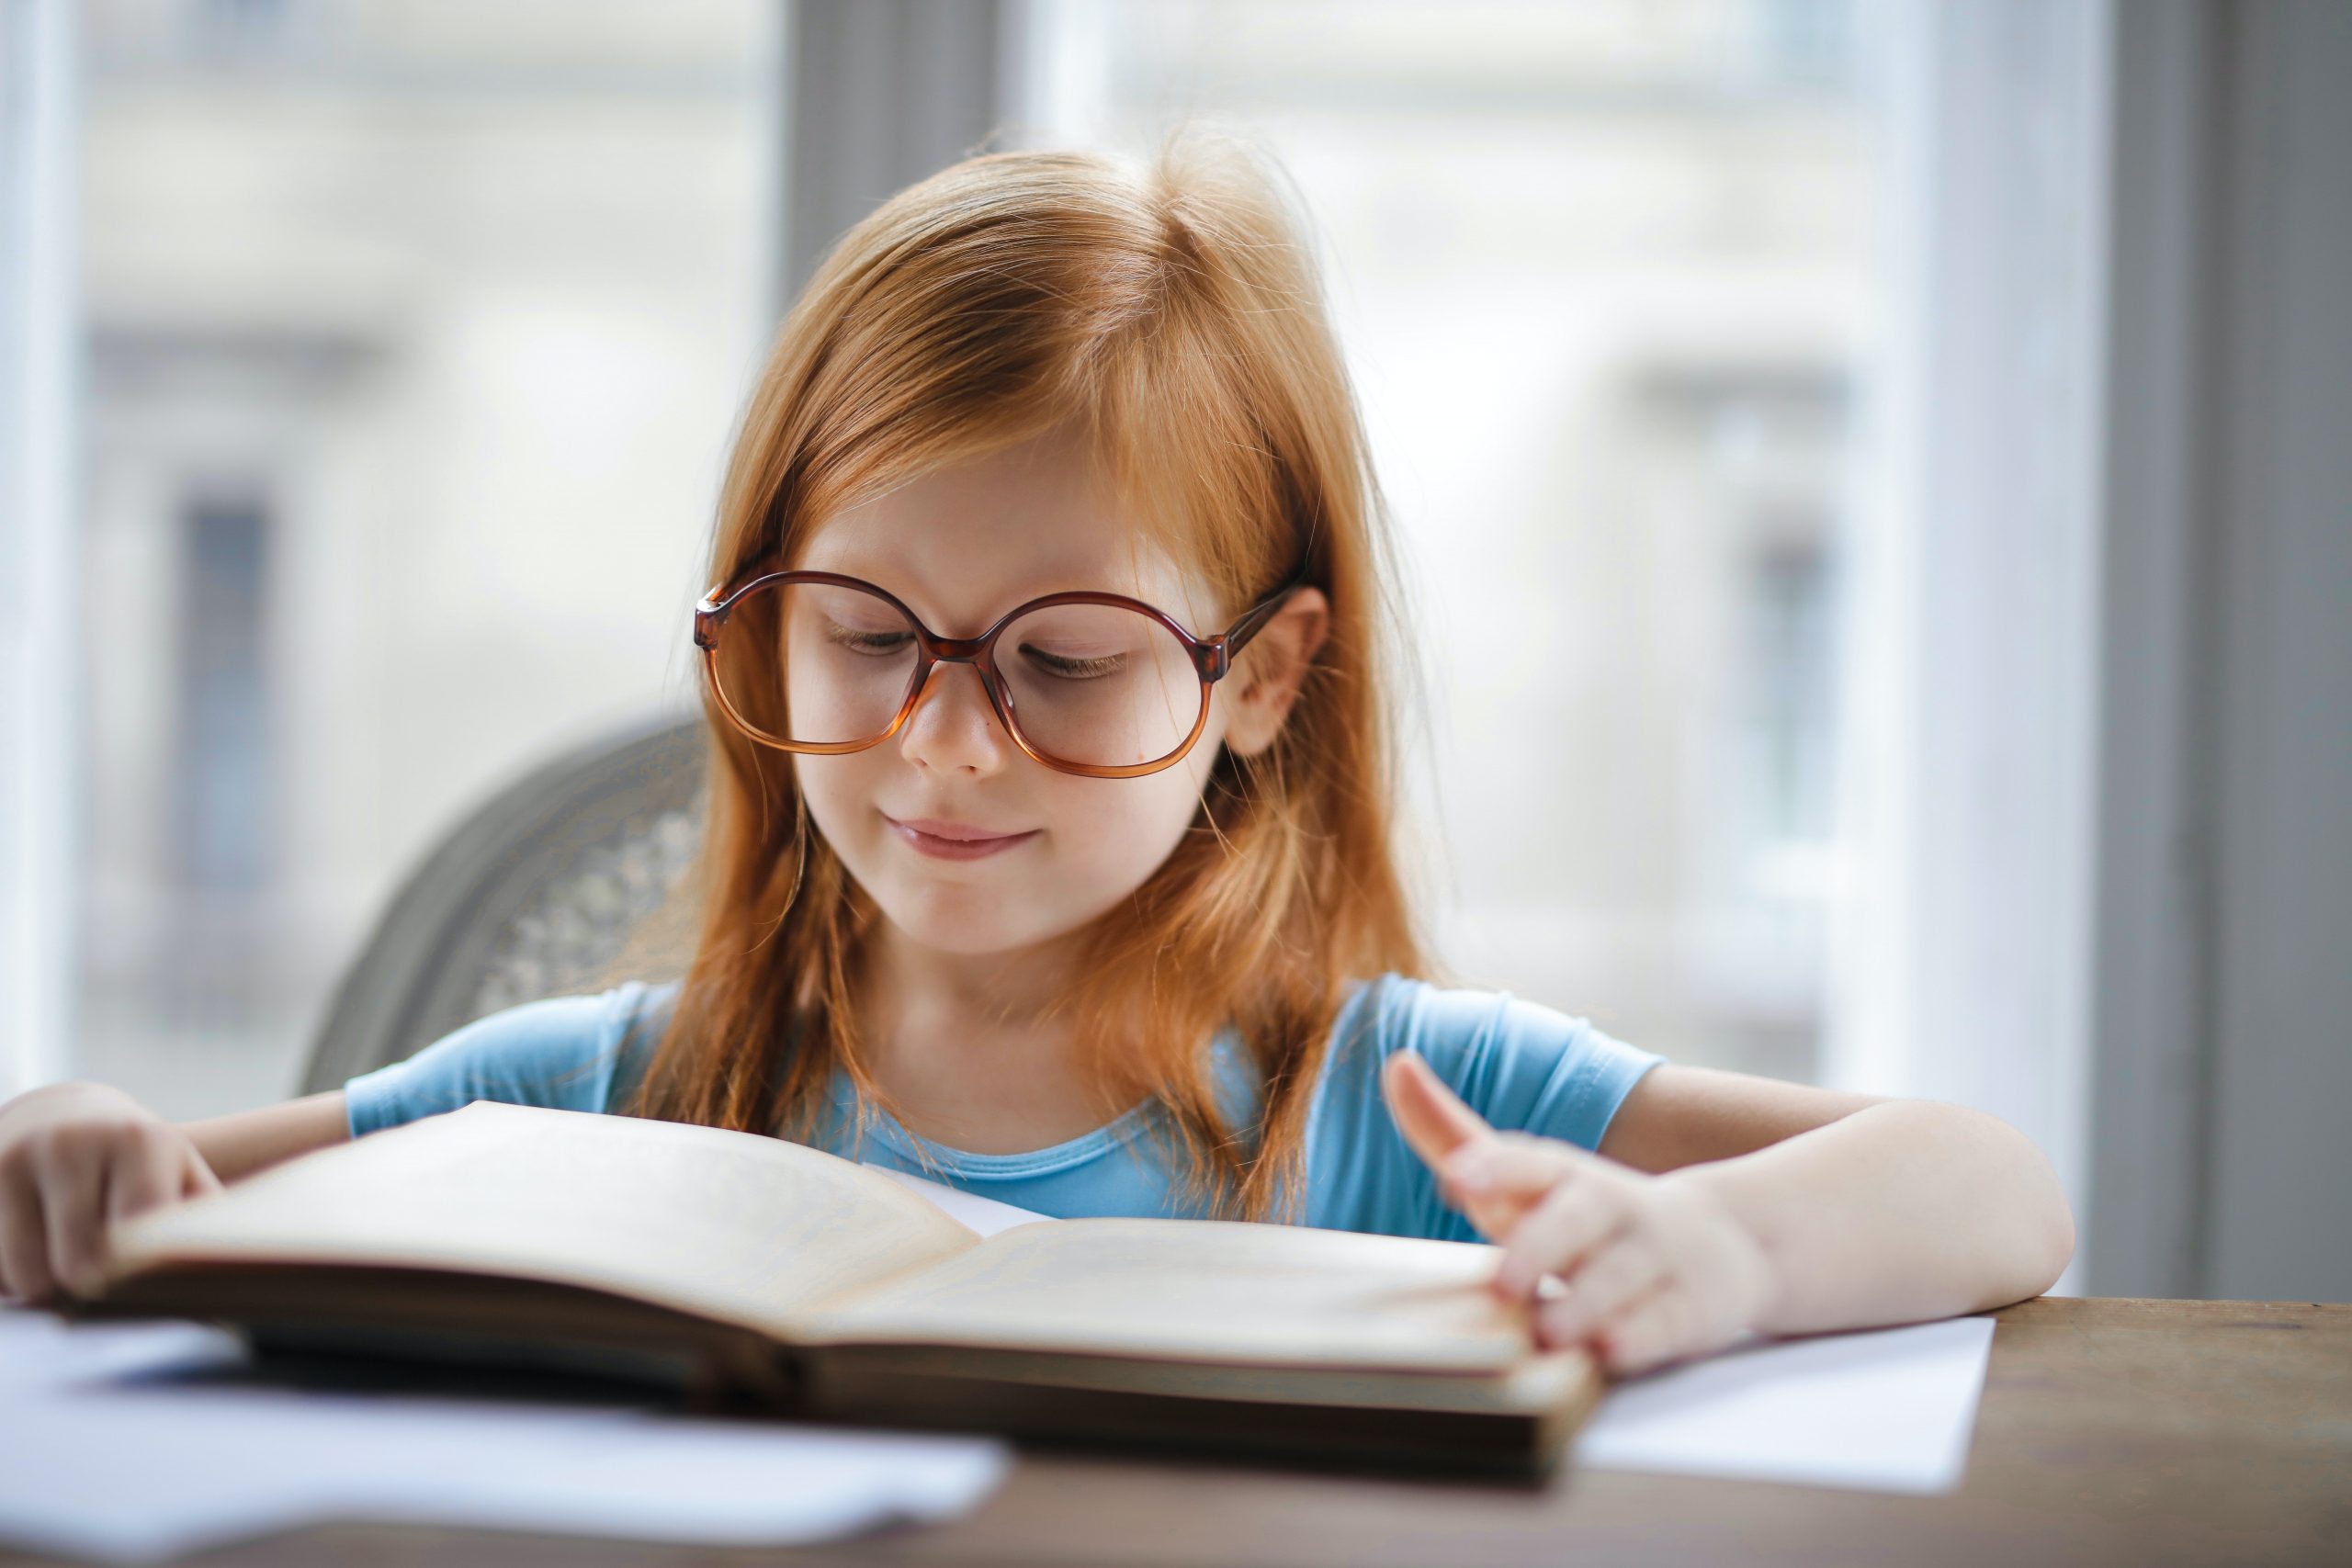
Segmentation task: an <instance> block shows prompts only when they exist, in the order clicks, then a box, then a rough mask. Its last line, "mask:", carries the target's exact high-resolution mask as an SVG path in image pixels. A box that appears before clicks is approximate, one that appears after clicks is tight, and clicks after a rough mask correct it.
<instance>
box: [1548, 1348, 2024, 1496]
mask: <svg viewBox="0 0 2352 1568" xmlns="http://www.w3.org/2000/svg"><path fill="white" fill-rule="evenodd" d="M1992 1348H1993V1320H1992V1319H1991V1318H1989V1317H1952V1318H1944V1319H1942V1320H1940V1321H1939V1322H1935V1323H1917V1324H1907V1325H1904V1326H1902V1327H1898V1328H1873V1329H1864V1330H1861V1331H1859V1332H1856V1333H1851V1334H1826V1335H1821V1336H1817V1337H1809V1338H1804V1339H1779V1340H1775V1339H1759V1338H1755V1337H1749V1338H1748V1339H1747V1340H1746V1341H1744V1342H1743V1343H1741V1344H1738V1345H1735V1346H1732V1347H1730V1348H1726V1349H1724V1350H1720V1351H1718V1352H1716V1353H1715V1354H1714V1355H1713V1356H1709V1357H1706V1358H1703V1359H1700V1360H1696V1361H1691V1362H1687V1363H1685V1364H1683V1365H1681V1366H1676V1367H1667V1368H1664V1369H1661V1370H1660V1371H1655V1372H1651V1373H1648V1374H1646V1375H1645V1376H1643V1377H1639V1378H1634V1379H1629V1380H1627V1381H1626V1382H1621V1383H1619V1384H1618V1385H1617V1386H1616V1387H1615V1388H1614V1389H1612V1390H1611V1391H1610V1393H1609V1394H1608V1396H1607V1398H1605V1399H1604V1400H1603V1401H1602V1402H1601V1405H1600V1409H1599V1410H1598V1411H1596V1412H1595V1413H1594V1414H1593V1416H1592V1418H1591V1419H1590V1420H1589V1421H1588V1422H1587V1423H1586V1424H1585V1427H1584V1428H1583V1430H1582V1431H1581V1432H1579V1433H1578V1434H1577V1446H1576V1462H1577V1463H1578V1464H1588V1465H1591V1466H1593V1467H1594V1468H1595V1469H1599V1470H1652V1471H1673V1472H1679V1473H1682V1474H1686V1475H1722V1476H1734V1477H1738V1478H1741V1479H1744V1480H1751V1481H1783V1482H1794V1483H1800V1484H1804V1485H1813V1486H1842V1487H1851V1488H1859V1489H1863V1490H1868V1491H1873V1492H1908V1493H1917V1494H1928V1493H1938V1492H1949V1491H1951V1490H1952V1489H1953V1488H1955V1487H1957V1486H1958V1485H1959V1484H1960V1482H1961V1475H1962V1472H1963V1471H1964V1470H1965V1468H1966V1467H1967V1463H1968V1447H1969V1440H1970V1438H1972V1437H1973V1435H1974V1433H1975V1429H1976V1402H1977V1396H1978V1394H1979V1393H1981V1392H1982V1390H1983V1388H1984V1386H1985V1362H1986V1360H1987V1359H1988V1358H1989V1357H1990V1355H1991V1353H1992Z"/></svg>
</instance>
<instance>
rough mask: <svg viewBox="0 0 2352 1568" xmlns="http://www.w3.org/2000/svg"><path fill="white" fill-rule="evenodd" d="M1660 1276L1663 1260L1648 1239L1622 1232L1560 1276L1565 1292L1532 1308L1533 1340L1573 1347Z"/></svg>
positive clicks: (1636, 1233) (1643, 1236)
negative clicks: (1565, 1274)
mask: <svg viewBox="0 0 2352 1568" xmlns="http://www.w3.org/2000/svg"><path fill="white" fill-rule="evenodd" d="M1665 1274H1666V1258H1665V1257H1664V1255H1663V1254H1661V1253H1660V1252H1659V1251H1658V1250H1657V1247H1655V1246H1653V1245H1652V1244H1651V1242H1650V1240H1649V1238H1648V1237H1647V1236H1645V1235H1642V1234H1641V1233H1640V1232H1639V1231H1628V1232H1625V1233H1623V1234H1622V1235H1619V1236H1618V1237H1616V1238H1615V1239H1614V1240H1611V1241H1610V1242H1607V1243H1605V1244H1603V1245H1602V1246H1601V1247H1600V1248H1599V1249H1597V1250H1596V1251H1595V1252H1593V1253H1592V1254H1591V1256H1590V1258H1589V1260H1588V1261H1587V1262H1586V1263H1585V1265H1584V1267H1582V1268H1581V1269H1577V1271H1576V1273H1575V1274H1574V1275H1572V1276H1567V1277H1566V1285H1567V1287H1568V1288H1567V1291H1566V1293H1565V1294H1563V1295H1560V1296H1557V1297H1555V1298H1554V1299H1553V1300H1551V1301H1548V1302H1545V1303H1544V1304H1543V1305H1542V1306H1540V1307H1538V1308H1537V1309H1536V1314H1535V1322H1536V1333H1537V1337H1539V1338H1540V1339H1542V1340H1543V1342H1544V1344H1546V1345H1553V1346H1561V1345H1574V1344H1577V1343H1578V1342H1580V1341H1582V1340H1583V1339H1585V1338H1587V1337H1589V1336H1590V1335H1591V1333H1592V1332H1593V1330H1594V1329H1595V1328H1597V1327H1599V1326H1600V1324H1601V1323H1602V1322H1603V1321H1604V1320H1605V1319H1606V1318H1607V1317H1608V1316H1609V1314H1611V1313H1612V1312H1615V1311H1616V1310H1617V1309H1618V1308H1619V1307H1621V1306H1623V1305H1624V1304H1625V1303H1627V1302H1630V1301H1632V1300H1633V1299H1634V1297H1635V1296H1636V1295H1638V1294H1640V1293H1641V1292H1644V1291H1645V1290H1646V1289H1648V1288H1649V1287H1650V1286H1652V1285H1654V1284H1656V1283H1657V1281H1658V1280H1660V1279H1662V1278H1663V1277H1664V1276H1665Z"/></svg>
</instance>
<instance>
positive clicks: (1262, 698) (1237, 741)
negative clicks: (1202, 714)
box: [1225, 587, 1331, 757]
mask: <svg viewBox="0 0 2352 1568" xmlns="http://www.w3.org/2000/svg"><path fill="white" fill-rule="evenodd" d="M1330 630H1331V604H1330V601H1329V600H1328V599H1326V598H1324V597H1323V591H1322V590H1321V589H1319V588H1314V587H1306V588H1301V589H1300V590H1299V591H1298V592H1295V593H1294V594H1292V595H1291V596H1290V600H1289V602H1288V603H1286V604H1283V607H1282V609H1281V610H1279V611H1278V612H1276V614H1275V615H1274V618H1273V619H1272V620H1271V621H1268V622H1267V623H1266V624H1265V625H1264V626H1262V627H1261V628H1260V629H1259V632H1258V635H1257V636H1256V637H1251V638H1250V646H1249V647H1247V648H1245V649H1242V650H1241V657H1240V658H1239V659H1238V660H1236V661H1235V663H1234V667H1233V673H1232V674H1231V675H1230V676H1228V677H1227V682H1238V690H1237V691H1235V692H1234V693H1233V695H1232V699H1231V701H1230V702H1229V703H1228V704H1227V708H1226V712H1227V722H1226V728H1225V744H1226V747H1227V750H1231V751H1232V752H1233V753H1234V754H1235V755H1237V756H1242V757H1251V756H1255V755H1257V753H1259V752H1261V751H1262V750H1265V749H1266V748H1267V747H1269V746H1271V745H1272V744H1273V743H1274V737H1275V736H1277V735H1279V734H1281V733H1282V728H1283V719H1284V718H1286V717H1288V716H1289V715H1290V705H1291V704H1293V703H1294V702H1296V701H1297V700H1298V693H1299V688H1300V686H1302V685H1303V684H1304V683H1305V682H1306V671H1307V669H1308V667H1309V666H1310V665H1312V664H1313V663H1314V660H1315V652H1316V649H1319V648H1321V647H1322V646H1323V639H1324V638H1325V637H1328V636H1329V634H1330Z"/></svg>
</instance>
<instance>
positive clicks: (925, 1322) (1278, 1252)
mask: <svg viewBox="0 0 2352 1568" xmlns="http://www.w3.org/2000/svg"><path fill="white" fill-rule="evenodd" d="M1500 1258H1501V1252H1500V1250H1499V1249H1498V1248H1496V1247H1490V1246H1487V1245H1485V1244H1483V1243H1467V1242H1450V1241H1427V1240H1420V1239H1417V1238H1408V1237H1403V1236H1386V1235H1361V1234H1358V1233H1354V1232H1350V1231H1331V1230H1316V1229H1311V1228H1308V1227H1306V1226H1303V1225H1274V1224H1238V1223H1233V1222H1227V1221H1215V1220H1123V1219H1089V1220H1063V1221H1060V1222H1059V1223H1057V1224H1035V1225H1023V1226H1021V1227H1020V1228H1018V1229H1015V1230H1010V1231H1006V1232H1004V1233H1003V1234H1002V1235H997V1236H994V1237H991V1238H990V1239H989V1241H987V1242H985V1243H983V1244H982V1245H980V1246H978V1247H973V1248H971V1249H969V1250H967V1251H965V1252H962V1253H959V1254H958V1255H956V1257H955V1258H951V1259H949V1260H947V1261H946V1262H944V1263H941V1264H938V1265H935V1266H933V1267H932V1268H929V1269H923V1270H922V1272H920V1273H917V1274H913V1275H910V1276H908V1277H905V1278H902V1279H899V1280H891V1281H888V1282H887V1283H885V1284H883V1285H881V1286H879V1287H877V1288H874V1289H871V1290H868V1291H865V1292H862V1293H860V1294H858V1295H857V1296H856V1297H855V1298H854V1299H849V1300H842V1301H837V1302H835V1303H831V1304H830V1305H829V1307H828V1308H827V1309H826V1310H825V1311H823V1312H822V1313H821V1314H819V1315H818V1316H815V1317H812V1318H811V1319H810V1320H809V1322H808V1323H807V1324H806V1325H804V1337H806V1338H810V1339H822V1340H825V1341H827V1342H831V1343H839V1344H861V1343H871V1344H920V1345H964V1346H992V1347H998V1348H1023V1349H1057V1350H1069V1351H1081V1352H1091V1353H1095V1354H1106V1355H1129V1356H1148V1357H1159V1358H1165V1359H1180V1360H1199V1361H1227V1362H1250V1363H1259V1364H1286V1365H1296V1366H1323V1367H1383V1368H1392V1369H1411V1370H1418V1371H1453V1372H1492V1371H1499V1370H1502V1369H1505V1368H1509V1367H1511V1366H1514V1365H1516V1364H1518V1363H1519V1362H1520V1361H1521V1360H1522V1359H1524V1358H1525V1357H1526V1356H1527V1355H1529V1354H1530V1352H1531V1350H1532V1342H1531V1340H1530V1337H1529V1334H1528V1330H1527V1327H1526V1322H1525V1317H1524V1315H1523V1314H1521V1312H1519V1311H1518V1310H1517V1309H1514V1308H1512V1307H1511V1306H1510V1305H1509V1304H1508V1303H1504V1302H1503V1301H1501V1300H1500V1299H1498V1297H1496V1296H1495V1295H1494V1294H1493V1293H1492V1292H1490V1291H1489V1290H1488V1289H1487V1281H1488V1280H1491V1279H1492V1278H1493V1277H1494V1272H1495V1268H1496V1265H1497V1264H1498V1262H1499V1261H1500Z"/></svg>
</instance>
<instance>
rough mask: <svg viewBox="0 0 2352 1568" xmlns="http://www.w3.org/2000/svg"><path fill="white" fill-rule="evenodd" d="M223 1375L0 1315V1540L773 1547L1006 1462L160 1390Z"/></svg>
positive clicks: (560, 1417)
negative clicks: (333, 1526) (411, 1535)
mask: <svg viewBox="0 0 2352 1568" xmlns="http://www.w3.org/2000/svg"><path fill="white" fill-rule="evenodd" d="M242 1355H243V1351H242V1348H241V1347H240V1346H239V1345H238V1342H237V1341H236V1340H235V1339H234V1338H233V1337H230V1336H227V1335H223V1334H220V1333H219V1332H218V1331H216V1330H210V1329H206V1328H203V1327H200V1326H198V1325H189V1324H181V1323H160V1324H153V1325H148V1324H139V1325H64V1324H62V1323H61V1322H59V1321H58V1320H57V1319H54V1318H51V1317H48V1316H46V1315H44V1314H33V1313H27V1312H21V1311H15V1310H8V1311H0V1540H6V1541H7V1542H9V1543H10V1544H13V1545H17V1546H23V1547H29V1548H32V1549H34V1550H37V1551H50V1552H55V1553H60V1554H65V1555H72V1556H79V1557H85V1558H92V1559H96V1560H98V1561H101V1562H154V1561H157V1560H160V1559H164V1558H168V1557H173V1556H177V1555H179V1554H180V1553H183V1552H187V1551H194V1550H198V1549H199V1548H202V1547H207V1546H211V1545H215V1544H218V1543H220V1542H222V1541H226V1540H237V1539H241V1538H243V1537H248V1536H253V1535H256V1534H262V1533H266V1532H268V1531H272V1530H278V1529H288V1528H292V1527H296V1526H301V1525H307V1524H312V1523H317V1522H321V1521H323V1520H328V1519H375V1520H390V1521H399V1522H419V1523H434V1524H454V1525H474V1526H483V1527H490V1528H496V1529H528V1530H546V1531H552V1532H556V1533H561V1534H573V1535H608V1536H623V1537H628V1538H632V1539H638V1540H663V1541H683V1542H691V1543H695V1544H719V1545H777V1544H786V1543H795V1542H805V1541H811V1540H824V1539H827V1538H831V1537H834V1536H840V1535H843V1534H847V1533H850V1532H852V1531H855V1530H859V1529H867V1528H870V1527H872V1526H875V1525H878V1524H882V1523H885V1522H888V1521H891V1520H902V1519H904V1520H925V1519H936V1518H943V1517H951V1516H953V1515H955V1514H958V1513H961V1512H964V1511H966V1510H967V1509H969V1508H971V1507H973V1506H976V1505H977V1504H978V1502H979V1501H980V1500H981V1499H982V1498H984V1497H985V1496H987V1495H988V1494H989V1492H990V1491H992V1490H993V1489H994V1488H995V1486H996V1485H997V1483H999V1482H1000V1481H1001V1478H1002V1477H1003V1475H1004V1473H1005V1472H1006V1470H1007V1468H1008V1467H1009V1465H1010V1462H1011V1454H1010V1450H1008V1448H1007V1447H1006V1445H1004V1444H1002V1443H999V1442H996V1441H993V1440H990V1439H987V1438H959V1437H930V1436H922V1437H915V1436H902V1435H899V1434H893V1433H881V1432H857V1431H849V1430H843V1429H839V1428H829V1427H796V1426H789V1425H786V1424H783V1423H778V1422H769V1421H749V1420H746V1421H725V1420H717V1419H697V1418H693V1417H686V1416H668V1415H662V1414H656V1413H653V1412H650V1411H645V1410H638V1409H628V1408H623V1407H604V1406H594V1405H549V1404H529V1403H524V1402H501V1401H488V1400H483V1401H473V1400H456V1399H435V1398H416V1397H404V1396H394V1395H378V1394H347V1393H322V1392H318V1391H315V1390H302V1391H288V1390H281V1389H274V1388H258V1387H239V1386H235V1385H233V1384H230V1385H207V1384H204V1383H200V1382H198V1383H186V1384H175V1383H174V1382H169V1381H162V1380H163V1379H164V1374H171V1373H176V1372H187V1371H204V1370H217V1369H219V1368H220V1367H221V1366H223V1365H224V1364H233V1363H234V1362H235V1361H236V1360H237V1359H240V1358H241V1357H242Z"/></svg>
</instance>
